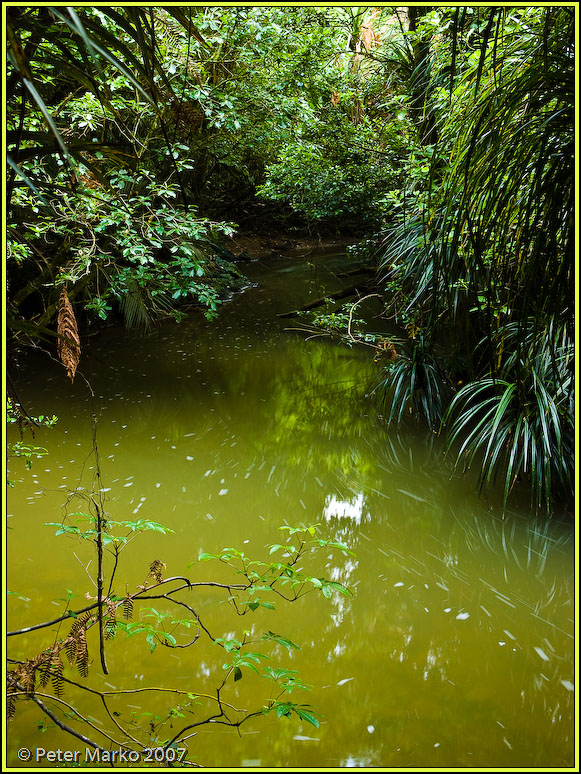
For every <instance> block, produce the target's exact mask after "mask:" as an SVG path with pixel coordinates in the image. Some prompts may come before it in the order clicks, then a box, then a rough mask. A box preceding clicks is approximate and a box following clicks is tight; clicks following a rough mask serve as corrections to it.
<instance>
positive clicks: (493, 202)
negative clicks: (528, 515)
mask: <svg viewBox="0 0 581 774" xmlns="http://www.w3.org/2000/svg"><path fill="white" fill-rule="evenodd" d="M6 29H7V38H8V75H7V92H6V93H7V121H8V129H7V139H8V164H9V166H8V173H7V177H8V224H7V225H8V260H7V266H6V268H7V281H8V296H7V301H8V312H7V315H8V326H9V329H10V330H11V332H12V334H13V335H14V336H15V337H16V339H17V340H19V341H20V342H21V343H24V342H25V341H27V340H35V341H36V340H38V339H39V338H41V339H45V340H47V341H50V342H51V346H52V345H54V343H55V341H56V340H57V339H58V338H59V336H60V339H61V344H60V347H59V350H60V356H61V358H62V359H63V362H65V363H66V364H67V368H68V369H69V374H71V375H72V374H74V370H75V368H76V365H77V363H78V356H79V348H80V338H79V336H80V337H81V338H82V336H83V331H84V330H86V327H87V326H88V325H90V324H92V322H93V321H98V320H99V319H102V320H106V319H107V318H110V317H111V316H115V315H122V316H123V317H124V319H125V321H126V323H127V324H128V325H129V326H133V325H144V326H147V325H148V324H149V323H150V321H151V320H153V319H155V318H156V317H159V316H164V315H174V316H175V317H176V318H177V319H179V318H180V315H181V314H183V308H184V303H195V304H197V305H200V306H201V307H202V308H203V309H204V310H205V312H206V314H207V315H208V316H210V317H211V316H212V315H213V314H214V313H215V310H216V309H217V306H218V304H219V303H220V300H221V299H222V298H223V297H224V295H225V294H226V292H227V291H228V289H229V288H232V287H234V286H236V285H237V284H239V283H240V282H241V281H242V280H241V276H240V272H239V270H238V268H237V267H236V265H234V263H233V262H232V260H231V259H232V255H231V254H229V253H228V251H227V250H226V249H225V248H224V244H225V243H224V237H225V236H227V235H230V234H232V233H233V232H234V230H235V229H238V228H242V229H246V230H255V231H256V230H260V229H264V228H270V229H273V230H274V229H275V230H277V231H280V232H287V233H288V232H289V230H290V231H292V230H295V232H297V233H300V232H303V233H305V232H310V233H313V234H320V235H325V234H335V233H339V232H341V233H343V234H348V235H351V236H353V240H354V241H357V239H359V238H361V237H363V236H365V237H366V240H365V242H364V243H363V246H362V247H361V246H360V247H359V248H358V252H359V254H363V255H365V258H366V261H367V262H368V263H370V262H374V264H375V265H376V266H377V268H378V281H377V290H378V292H380V293H381V294H382V295H383V297H384V300H385V307H386V311H387V314H388V316H393V317H395V319H396V320H397V322H398V323H399V324H400V325H401V330H402V334H404V335H402V337H401V340H398V341H394V342H393V343H394V345H395V349H394V350H393V351H394V352H396V353H397V358H390V360H389V363H388V364H387V365H386V366H385V367H384V368H383V369H382V372H381V375H380V378H379V380H378V385H377V389H376V391H375V395H376V396H378V398H379V399H380V402H381V403H382V405H383V413H384V414H385V416H386V418H387V420H388V421H389V423H391V424H395V425H399V424H400V423H401V422H403V421H409V415H410V414H413V415H415V416H416V417H419V418H420V419H421V420H422V421H424V422H425V423H426V424H427V425H428V426H429V427H430V428H431V429H433V430H435V431H438V432H442V433H443V434H444V435H445V438H446V441H447V443H448V447H449V450H450V453H451V454H453V455H454V456H455V457H456V465H457V466H458V467H460V468H469V467H470V466H471V465H474V466H477V467H478V468H479V469H480V485H481V487H482V488H486V487H488V486H489V485H490V484H492V482H493V481H494V480H495V478H496V477H497V476H500V478H501V480H502V481H503V487H504V492H505V500H506V498H507V497H508V495H509V493H510V492H511V490H512V488H513V486H514V485H515V482H516V481H523V480H524V483H525V484H528V485H529V486H530V491H531V498H532V504H533V506H534V507H535V508H538V507H543V508H546V509H548V510H550V509H551V507H552V503H553V502H554V501H555V498H564V499H567V498H569V497H570V496H571V494H572V491H573V478H574V476H573V471H574V464H573V453H574V441H573V437H574V436H573V329H574V308H573V301H574V275H573V255H574V239H573V230H574V229H573V206H574V193H573V181H574V171H573V142H574V140H573V126H574V121H573V98H574V78H573V62H574V60H573V36H574V13H573V9H572V8H571V7H567V6H549V7H521V8H501V7H490V8H486V7H480V8H470V7H454V8H430V7H428V6H412V7H410V8H408V9H407V10H406V9H401V8H400V9H398V10H396V9H395V8H393V7H382V8H370V7H367V6H361V7H327V8H324V7H297V8H269V7H229V8H214V7H203V6H187V7H169V8H167V9H164V8H161V7H146V8H136V7H133V8H130V7H127V8H125V7H123V8H121V7H120V8H116V7H115V8H105V7H101V8H96V9H93V8H89V7H86V6H85V7H82V8H78V9H76V10H73V9H72V8H64V7H42V8H35V7H10V8H9V9H8V13H7V28H6ZM55 322H58V325H57V326H56V327H57V329H58V330H56V331H55ZM77 323H78V325H79V326H80V334H79V333H78V332H76V331H77V329H76V325H77ZM63 331H68V333H63ZM63 337H64V339H65V341H64V342H63ZM351 338H352V337H351Z"/></svg>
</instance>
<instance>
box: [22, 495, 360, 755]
mask: <svg viewBox="0 0 581 774" xmlns="http://www.w3.org/2000/svg"><path fill="white" fill-rule="evenodd" d="M89 500H90V501H91V502H92V503H93V504H94V505H96V503H97V501H96V499H95V497H94V496H90V497H89ZM98 510H99V508H98V506H97V512H98ZM70 517H76V523H71V522H70ZM70 517H69V518H67V519H66V520H65V521H63V523H60V524H52V525H51V524H49V525H48V526H56V527H57V533H56V534H57V535H59V534H63V535H66V536H68V537H70V538H73V539H75V540H79V539H81V540H86V541H91V542H94V543H96V544H97V546H98V545H99V541H101V543H102V546H103V547H104V548H105V551H106V552H108V553H110V554H111V555H112V557H113V558H114V562H113V565H112V567H113V569H112V571H111V573H110V577H109V579H108V581H107V584H105V586H104V588H107V589H108V590H107V592H106V594H105V595H104V597H103V598H102V602H101V603H100V604H99V603H98V602H97V601H95V602H93V603H91V604H89V605H88V606H86V607H84V608H82V609H80V610H76V611H73V610H72V609H71V608H70V604H71V601H72V599H73V598H74V596H76V595H75V594H73V593H72V592H68V594H67V597H66V598H65V599H64V601H65V602H66V608H65V611H64V613H63V614H62V615H61V616H60V617H58V618H57V619H56V620H53V621H49V622H47V623H42V624H38V625H37V626H35V627H33V628H37V629H42V628H46V627H53V626H54V625H55V624H57V623H61V622H67V621H70V623H71V626H70V631H69V633H68V635H65V636H64V637H61V638H57V639H56V640H54V641H53V642H52V644H50V645H49V646H48V647H47V648H46V649H44V650H43V651H41V652H40V653H39V654H38V655H37V656H35V657H33V658H28V659H26V660H20V661H13V668H12V670H11V671H9V672H8V675H7V680H8V682H7V686H8V704H9V716H10V717H13V716H14V714H15V712H16V711H17V709H18V707H19V706H20V704H21V703H23V702H30V701H32V702H34V703H35V704H36V705H37V706H38V707H39V708H40V710H41V711H42V712H44V713H45V714H46V715H48V717H49V718H50V719H52V720H53V721H54V722H55V723H56V724H57V725H58V726H59V727H60V728H61V729H62V730H63V731H65V732H67V733H69V734H71V735H73V736H75V737H77V738H78V739H80V740H81V741H83V742H84V743H85V744H87V745H89V746H91V747H93V748H94V749H103V748H101V747H100V745H99V744H98V743H97V742H96V741H93V740H92V739H90V738H88V737H87V736H85V727H86V729H87V732H88V733H90V730H89V729H90V728H92V729H93V730H94V731H97V730H98V732H99V733H100V734H101V735H103V736H104V737H105V738H106V739H108V740H109V741H111V740H113V737H112V736H111V734H115V733H116V730H117V731H122V732H123V733H124V737H125V741H124V742H123V743H122V745H121V746H122V747H123V749H124V750H126V751H127V752H129V751H144V750H146V749H148V748H149V747H150V746H156V747H158V748H163V749H164V750H170V749H173V748H178V747H179V749H181V750H183V753H184V754H186V753H187V748H188V744H187V741H186V740H187V739H188V738H189V737H190V736H192V735H191V734H189V733H188V732H189V731H191V729H193V728H198V727H199V726H203V725H206V724H211V723H220V724H222V725H226V726H230V727H232V728H239V727H240V726H241V725H242V724H243V723H246V722H247V721H248V720H249V719H250V718H254V717H258V716H261V715H269V714H271V713H274V714H275V715H276V716H277V717H279V718H282V717H286V718H289V717H291V716H292V715H294V716H295V717H297V718H298V719H299V720H302V721H305V722H307V723H310V724H311V725H313V726H315V727H318V725H319V717H320V716H319V715H318V713H317V712H316V710H315V709H314V708H313V707H312V706H311V705H310V704H301V703H296V702H293V701H290V700H289V696H290V695H291V694H293V693H294V692H295V691H297V690H310V689H311V687H312V686H309V685H307V684H305V683H303V681H302V680H301V679H300V678H299V676H298V674H297V672H296V670H292V669H287V668H286V667H284V666H282V665H278V664H277V663H276V661H274V659H275V657H276V655H277V653H278V652H279V649H280V648H282V650H283V651H284V650H286V651H290V650H299V649H300V646H299V645H297V644H296V643H295V642H293V641H292V640H290V639H289V638H288V637H286V636H283V635H281V634H278V633H276V632H273V631H271V630H270V629H267V630H265V631H264V632H263V633H262V634H257V633H256V626H255V625H253V626H252V627H250V628H247V629H245V630H244V631H243V632H242V633H241V634H240V635H236V636H235V635H234V634H233V633H232V632H229V633H228V634H227V635H224V636H218V635H217V634H215V633H212V631H211V625H210V624H208V623H207V621H206V616H205V615H204V620H202V617H201V616H200V613H199V610H198V606H197V605H196V603H195V601H193V598H192V592H196V593H200V592H204V590H209V589H212V588H213V589H216V590H218V591H221V592H222V593H225V594H226V600H227V602H228V603H229V604H230V605H231V607H232V608H233V610H234V611H235V613H236V614H237V615H239V616H244V615H247V614H251V615H252V614H254V613H256V611H258V610H263V609H265V610H272V609H274V608H275V604H276V602H280V601H284V602H295V601H297V600H298V599H300V598H301V597H303V596H304V595H305V594H307V593H309V592H321V593H322V594H323V596H325V597H327V598H330V597H331V596H332V595H333V594H334V593H340V594H343V595H349V594H350V593H351V592H350V591H349V590H348V589H347V588H346V587H345V586H343V585H342V584H340V583H338V582H337V581H333V580H328V579H326V578H324V577H318V576H315V575H312V574H310V573H309V572H308V571H306V570H305V569H304V568H303V565H304V564H305V561H306V560H308V559H312V558H313V557H314V556H315V555H316V554H317V553H318V552H321V551H323V552H324V553H325V555H326V554H327V553H328V552H329V550H339V551H341V552H343V553H344V554H346V555H351V556H352V555H353V553H352V552H351V551H350V550H349V548H348V547H347V546H346V545H344V544H343V543H340V542H337V541H333V540H328V539H324V538H319V537H317V531H318V525H304V524H300V525H298V526H296V527H291V526H289V525H285V526H283V527H281V528H280V529H281V531H283V532H284V533H285V537H286V539H285V541H284V542H283V543H276V544H273V545H271V546H270V547H269V548H270V555H271V556H272V555H274V554H277V555H280V556H278V557H277V558H276V559H274V560H273V561H269V560H268V559H267V560H258V559H252V558H250V557H248V556H247V555H246V554H245V553H244V552H242V551H240V550H238V549H235V548H231V547H230V548H225V549H223V550H222V551H221V552H219V553H218V554H208V553H205V554H201V555H200V556H199V558H198V560H197V561H196V562H193V563H192V564H197V563H198V562H200V561H208V560H211V559H214V560H218V561H219V562H220V563H222V564H224V565H226V566H227V567H228V568H229V569H230V570H231V571H232V573H233V576H234V577H233V580H232V581H227V582H216V581H207V582H206V581H194V580H191V579H189V578H187V577H183V576H176V577H165V570H166V566H165V564H164V563H163V562H162V561H161V560H158V559H156V560H154V561H153V562H152V563H151V564H150V566H149V571H148V573H147V575H146V577H145V579H144V581H143V582H142V583H141V584H139V585H138V586H137V588H136V589H135V590H134V591H130V590H129V588H128V587H127V586H126V584H122V583H121V584H120V582H119V580H118V579H117V577H116V572H117V568H118V561H119V555H120V553H121V552H122V551H123V550H124V549H125V548H126V547H127V545H128V543H129V542H130V541H131V540H133V538H134V537H136V536H137V535H138V534H140V533H142V532H144V531H148V530H154V531H155V532H159V533H162V534H167V533H168V532H171V530H168V529H167V528H165V527H163V526H162V525H160V524H158V523H156V522H153V521H151V520H149V519H139V520H137V521H134V522H129V521H121V522H115V521H112V520H104V519H99V518H96V517H95V516H93V515H91V514H87V513H81V512H77V513H72V514H70ZM80 523H85V524H87V525H88V527H89V528H88V529H83V528H81V527H79V526H78V525H79V524H80ZM113 530H115V534H114V533H113ZM119 587H122V588H125V590H124V591H123V592H122V593H119V592H117V591H116V589H117V588H119ZM151 600H159V601H160V602H161V604H162V605H163V608H162V609H158V608H156V607H151V606H143V602H145V601H147V602H149V601H151ZM168 605H169V607H168ZM138 607H139V608H140V609H141V615H140V616H138ZM258 626H260V624H258ZM93 627H97V628H99V627H102V630H103V632H104V635H105V636H104V639H101V640H100V646H99V647H100V649H101V663H102V665H103V664H105V663H106V662H105V659H104V652H103V650H104V647H105V642H107V643H109V644H108V645H107V647H108V648H112V647H115V644H114V642H113V640H119V639H120V638H119V637H117V635H118V634H120V633H122V634H124V635H125V638H133V637H144V639H145V643H146V644H147V647H148V649H149V651H150V652H151V653H153V652H154V651H155V650H156V649H157V648H158V647H159V646H163V647H165V648H169V649H183V648H189V647H192V646H194V645H195V644H196V643H197V642H198V640H199V638H200V637H205V638H206V639H207V641H208V642H209V643H211V644H213V645H214V646H215V647H216V648H217V649H219V651H220V652H221V653H222V659H223V660H224V659H225V661H224V663H223V665H222V672H223V675H222V677H221V678H220V679H219V680H218V685H217V687H216V688H215V690H214V692H213V693H211V694H208V693H206V692H205V691H204V690H202V691H200V692H196V691H195V689H190V690H188V691H184V690H178V689H175V688H173V687H171V688H168V689H163V688H157V687H153V686H152V687H146V688H143V687H139V688H136V689H128V690H122V691H120V692H119V691H116V690H111V691H102V690H99V689H97V688H94V687H91V688H90V690H91V691H92V693H93V694H95V695H96V696H98V697H99V698H100V700H101V702H102V704H103V706H104V707H105V710H106V713H107V715H108V716H109V719H111V718H112V715H111V709H110V707H109V704H108V703H109V701H110V700H112V699H113V698H114V697H115V696H116V695H117V694H118V693H121V694H127V693H129V694H130V693H131V692H132V690H135V691H139V692H143V691H146V692H151V694H152V697H153V698H154V699H155V700H156V701H158V702H159V701H160V699H161V697H162V696H163V692H164V690H168V691H170V692H171V693H174V694H176V693H177V694H181V695H182V696H180V703H179V704H178V705H177V706H175V707H170V708H169V710H168V712H167V714H165V715H164V714H163V713H162V714H161V715H156V716H155V722H151V721H150V720H148V718H149V717H150V715H151V713H144V714H143V717H142V720H143V722H142V724H141V725H136V723H135V719H133V720H131V719H130V718H129V717H128V718H124V717H123V714H122V713H119V712H115V713H114V715H115V719H114V726H111V727H110V728H109V726H110V723H108V724H106V725H105V726H101V727H99V728H97V726H96V725H95V724H94V722H92V721H91V720H89V719H88V718H86V717H84V716H83V715H82V714H81V713H79V712H78V711H77V710H73V713H72V715H71V714H69V713H66V712H63V707H64V709H66V708H67V707H68V708H71V709H72V707H71V705H70V704H69V703H68V702H65V701H63V699H62V696H63V694H64V692H65V688H66V689H67V691H71V690H73V689H74V688H75V687H76V688H80V689H84V688H85V685H84V684H82V683H78V682H77V680H76V679H73V675H74V672H73V671H72V670H73V669H76V670H77V671H78V672H79V674H80V676H81V677H83V678H88V677H89V676H90V672H91V669H90V661H91V659H90V652H89V642H90V637H89V632H90V630H91V629H92V628H93ZM29 630H30V629H29V627H27V628H26V629H22V630H18V631H14V632H10V633H9V636H17V635H19V634H22V633H24V632H26V631H29ZM251 631H252V633H251ZM120 647H123V646H122V645H120ZM256 648H260V651H258V650H256ZM262 651H268V652H262ZM63 657H64V658H63ZM65 659H66V660H65ZM67 661H68V664H69V666H68V667H67V666H66V662H67ZM266 662H269V663H266ZM104 671H105V673H106V674H107V670H106V669H104ZM249 673H250V674H252V673H254V674H256V675H259V676H260V677H262V678H264V679H266V681H267V684H269V685H270V694H269V695H268V696H266V697H265V700H264V704H263V706H261V707H258V708H256V709H254V710H237V709H236V708H235V707H234V706H233V705H232V704H231V703H230V701H228V695H229V693H231V691H232V686H234V685H235V684H237V683H238V682H239V681H240V680H242V679H243V677H244V676H245V675H247V674H249ZM49 683H50V685H51V686H52V689H53V694H52V695H51V694H50V693H47V690H48V685H49ZM192 707H196V720H195V721H193V722H190V721H187V720H184V721H182V722H181V723H179V724H178V728H179V730H178V731H176V729H175V728H174V725H175V724H176V721H177V720H178V719H179V718H184V717H185V716H186V712H187V711H189V708H192ZM96 711H97V708H95V712H96ZM69 718H70V720H69ZM72 720H74V721H75V722H71V721H72ZM127 724H129V725H130V726H131V733H128V731H127V729H128V727H129V726H128V725H127ZM115 727H116V728H115ZM182 758H183V755H182Z"/></svg>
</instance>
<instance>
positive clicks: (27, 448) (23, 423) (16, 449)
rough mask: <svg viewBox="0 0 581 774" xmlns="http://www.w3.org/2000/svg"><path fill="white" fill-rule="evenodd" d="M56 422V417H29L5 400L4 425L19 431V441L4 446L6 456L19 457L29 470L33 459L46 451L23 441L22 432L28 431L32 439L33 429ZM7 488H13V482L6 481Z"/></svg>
mask: <svg viewBox="0 0 581 774" xmlns="http://www.w3.org/2000/svg"><path fill="white" fill-rule="evenodd" d="M56 422H57V417H56V416H54V415H53V416H50V417H45V416H44V415H43V414H40V415H39V416H37V417H31V416H30V415H28V414H27V413H26V412H25V411H24V410H23V409H22V407H21V406H20V404H19V403H18V402H17V401H15V400H13V399H12V398H7V399H6V423H7V424H8V425H15V424H16V425H18V429H19V431H20V440H19V441H13V442H11V443H7V444H6V456H7V458H8V459H9V458H10V457H21V458H23V459H24V462H25V465H26V467H27V468H28V469H29V470H30V468H31V466H32V461H33V459H35V458H36V459H38V458H40V457H44V456H45V455H46V454H48V451H47V450H46V449H45V447H44V446H37V445H34V444H30V443H26V442H25V441H24V436H23V434H24V430H29V431H30V432H31V433H32V436H33V437H34V429H35V427H53V426H54V425H55V424H56ZM7 483H8V486H14V482H13V481H10V480H9V479H8V480H7Z"/></svg>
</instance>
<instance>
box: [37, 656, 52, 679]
mask: <svg viewBox="0 0 581 774" xmlns="http://www.w3.org/2000/svg"><path fill="white" fill-rule="evenodd" d="M51 659H52V650H45V651H43V652H42V653H41V654H40V655H39V656H37V659H36V660H37V661H38V666H37V671H38V673H39V675H40V685H41V687H42V688H46V686H47V685H48V681H49V680H50V672H51Z"/></svg>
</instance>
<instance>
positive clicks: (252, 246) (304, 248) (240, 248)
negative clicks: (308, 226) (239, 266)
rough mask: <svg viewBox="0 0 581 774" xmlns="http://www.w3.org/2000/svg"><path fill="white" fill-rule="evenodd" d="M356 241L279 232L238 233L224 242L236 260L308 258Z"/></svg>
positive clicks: (354, 238) (349, 238) (347, 238)
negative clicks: (286, 257)
mask: <svg viewBox="0 0 581 774" xmlns="http://www.w3.org/2000/svg"><path fill="white" fill-rule="evenodd" d="M356 241H357V238H356V237H353V236H351V237H341V236H339V237H319V236H308V235H295V234H293V235H289V234H284V233H283V234H281V233H280V232H274V231H273V232H262V233H257V232H250V231H248V232H239V233H237V234H236V235H235V236H234V237H232V238H230V239H228V240H226V242H225V246H226V248H227V249H228V250H229V251H230V252H231V253H232V255H234V256H235V257H236V258H237V259H238V260H241V261H244V260H252V259H255V258H276V257H277V256H279V255H297V256H299V257H300V256H308V255H310V253H312V252H313V250H321V249H323V250H325V249H329V248H333V247H337V248H345V247H347V245H350V244H353V243H354V242H356Z"/></svg>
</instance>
